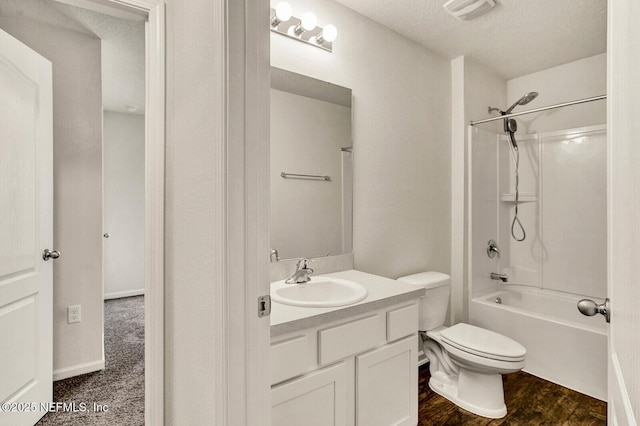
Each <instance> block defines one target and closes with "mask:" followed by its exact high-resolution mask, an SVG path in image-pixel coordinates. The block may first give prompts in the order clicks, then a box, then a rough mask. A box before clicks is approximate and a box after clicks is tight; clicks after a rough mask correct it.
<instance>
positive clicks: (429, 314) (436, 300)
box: [398, 271, 451, 331]
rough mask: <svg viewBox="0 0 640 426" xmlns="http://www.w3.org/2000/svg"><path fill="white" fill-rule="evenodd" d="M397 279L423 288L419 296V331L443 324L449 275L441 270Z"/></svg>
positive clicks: (447, 306)
mask: <svg viewBox="0 0 640 426" xmlns="http://www.w3.org/2000/svg"><path fill="white" fill-rule="evenodd" d="M398 281H401V282H403V283H407V284H412V285H415V286H419V287H422V288H424V289H425V293H424V296H422V297H421V298H420V309H419V310H420V331H427V330H433V329H434V328H437V327H440V326H441V325H444V321H445V318H446V315H447V309H448V308H449V292H450V288H451V277H450V276H449V275H447V274H443V273H441V272H434V271H429V272H420V273H418V274H413V275H407V276H404V277H400V278H398Z"/></svg>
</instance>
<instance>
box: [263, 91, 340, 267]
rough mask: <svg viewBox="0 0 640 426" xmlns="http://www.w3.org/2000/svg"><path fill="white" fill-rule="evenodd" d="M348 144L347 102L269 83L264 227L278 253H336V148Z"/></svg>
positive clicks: (283, 256) (285, 256)
mask: <svg viewBox="0 0 640 426" xmlns="http://www.w3.org/2000/svg"><path fill="white" fill-rule="evenodd" d="M350 145H351V108H349V107H345V106H342V105H337V104H333V103H330V102H325V101H320V100H318V99H313V98H309V97H306V96H300V95H296V94H293V93H287V92H283V91H280V90H275V89H271V171H270V174H271V186H270V192H269V194H270V198H271V214H270V216H271V218H270V223H271V226H270V231H271V247H272V248H275V249H277V250H278V252H279V255H280V258H281V259H291V258H294V257H319V256H326V255H328V254H334V255H335V254H340V253H342V229H343V226H342V151H341V150H340V148H341V147H344V146H350ZM281 172H286V173H298V174H310V175H328V176H330V177H331V180H330V181H324V180H307V179H284V178H282V177H281V176H280V173H281Z"/></svg>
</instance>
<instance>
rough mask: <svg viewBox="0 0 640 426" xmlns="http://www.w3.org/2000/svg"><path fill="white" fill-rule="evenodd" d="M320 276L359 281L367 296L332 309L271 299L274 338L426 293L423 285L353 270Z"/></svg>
mask: <svg viewBox="0 0 640 426" xmlns="http://www.w3.org/2000/svg"><path fill="white" fill-rule="evenodd" d="M317 276H322V277H335V278H342V279H345V280H350V281H354V282H356V283H359V284H361V285H362V286H363V287H365V288H366V289H367V293H368V294H367V297H365V298H364V299H363V300H361V301H360V302H358V303H355V304H353V305H349V306H337V307H332V308H308V307H299V306H290V305H284V304H281V303H278V302H272V304H271V337H276V336H280V335H282V334H287V333H292V332H294V331H298V330H303V329H305V328H309V327H313V326H315V325H318V324H320V323H328V322H331V321H336V320H340V319H346V318H349V317H352V316H355V315H359V314H363V313H366V312H369V311H372V310H375V309H380V308H384V307H387V306H391V305H396V304H398V303H403V302H407V301H410V300H414V299H418V298H419V297H420V296H422V295H423V294H424V288H420V287H416V286H414V285H411V284H406V283H403V282H400V281H396V280H392V279H389V278H384V277H380V276H378V275H372V274H368V273H366V272H361V271H356V270H353V269H352V270H350V271H342V272H333V273H331V274H324V275H317ZM311 279H313V276H312V277H311Z"/></svg>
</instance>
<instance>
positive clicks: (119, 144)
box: [103, 111, 145, 299]
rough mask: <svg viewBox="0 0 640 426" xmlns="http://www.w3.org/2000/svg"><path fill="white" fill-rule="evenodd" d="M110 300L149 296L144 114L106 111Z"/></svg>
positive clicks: (106, 251)
mask: <svg viewBox="0 0 640 426" xmlns="http://www.w3.org/2000/svg"><path fill="white" fill-rule="evenodd" d="M103 137H104V141H103V164H104V196H103V197H104V198H103V201H104V210H103V211H104V232H108V233H109V238H108V239H104V241H103V243H104V244H103V247H104V298H105V299H112V298H116V297H126V296H134V295H138V294H144V167H145V166H144V162H145V160H144V115H139V114H137V115H136V114H123V113H120V112H111V111H105V112H104V130H103Z"/></svg>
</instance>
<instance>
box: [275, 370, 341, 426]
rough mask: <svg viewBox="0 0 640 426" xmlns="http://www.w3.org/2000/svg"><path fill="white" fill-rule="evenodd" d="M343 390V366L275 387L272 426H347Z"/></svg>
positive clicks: (315, 372) (319, 371)
mask: <svg viewBox="0 0 640 426" xmlns="http://www.w3.org/2000/svg"><path fill="white" fill-rule="evenodd" d="M351 380H353V378H351ZM346 389H347V368H346V365H345V363H344V362H340V363H338V364H335V365H333V366H331V367H327V368H324V369H321V370H318V371H314V372H313V373H310V374H306V375H304V376H302V377H299V378H297V379H294V380H291V381H289V382H285V383H282V384H280V385H278V386H274V387H272V388H271V424H272V425H273V426H299V425H318V426H346V425H347V424H348V423H347V390H346ZM350 424H353V423H352V422H351V423H350Z"/></svg>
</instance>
